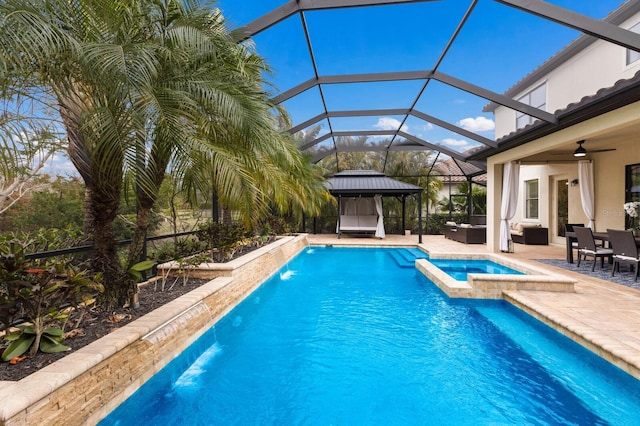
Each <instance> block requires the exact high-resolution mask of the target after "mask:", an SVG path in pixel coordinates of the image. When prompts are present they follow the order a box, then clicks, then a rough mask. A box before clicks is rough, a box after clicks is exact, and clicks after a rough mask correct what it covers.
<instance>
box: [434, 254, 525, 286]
mask: <svg viewBox="0 0 640 426" xmlns="http://www.w3.org/2000/svg"><path fill="white" fill-rule="evenodd" d="M429 262H431V263H433V264H434V265H435V266H437V267H438V268H440V269H442V270H443V271H444V272H446V273H447V274H448V275H449V276H450V277H452V278H453V279H455V280H458V281H467V274H513V275H522V272H520V271H516V270H515V269H512V268H509V267H507V266H504V265H501V264H499V263H496V262H493V261H491V260H464V259H429Z"/></svg>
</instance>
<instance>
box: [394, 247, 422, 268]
mask: <svg viewBox="0 0 640 426" xmlns="http://www.w3.org/2000/svg"><path fill="white" fill-rule="evenodd" d="M389 256H391V258H392V259H393V260H395V261H396V263H397V264H398V266H400V267H401V268H413V267H415V262H416V259H427V258H428V257H429V256H428V255H427V254H426V253H425V252H423V251H421V250H418V249H399V250H392V251H390V252H389Z"/></svg>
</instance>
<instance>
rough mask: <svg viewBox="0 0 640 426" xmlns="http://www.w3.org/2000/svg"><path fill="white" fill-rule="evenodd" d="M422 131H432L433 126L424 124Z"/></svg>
mask: <svg viewBox="0 0 640 426" xmlns="http://www.w3.org/2000/svg"><path fill="white" fill-rule="evenodd" d="M422 130H427V131H429V130H433V124H431V123H427V124H425V125H424V126H423V127H422Z"/></svg>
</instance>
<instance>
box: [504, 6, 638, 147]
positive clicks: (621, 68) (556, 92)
mask: <svg viewBox="0 0 640 426" xmlns="http://www.w3.org/2000/svg"><path fill="white" fill-rule="evenodd" d="M638 22H640V14H636V15H634V16H633V17H632V18H630V19H628V20H627V21H625V22H624V23H623V24H622V25H620V27H622V28H626V29H629V28H631V27H632V26H634V25H635V24H637V23H638ZM626 55H627V49H625V48H624V47H621V46H618V45H616V44H613V43H610V42H606V41H602V40H598V41H596V42H594V43H592V44H591V45H590V46H588V47H587V48H586V49H584V50H582V51H580V52H579V53H578V54H576V55H575V56H573V57H571V58H569V59H568V60H567V61H566V62H564V63H563V64H562V65H560V66H559V67H557V68H555V69H554V70H553V71H552V72H550V73H549V74H547V75H546V76H544V77H543V78H541V79H539V80H537V81H535V82H534V83H532V84H531V85H529V86H528V87H527V89H526V90H523V91H522V92H520V93H518V94H517V95H515V96H513V98H514V99H519V98H520V97H521V96H523V95H524V94H526V93H528V92H529V91H531V90H532V89H534V88H536V87H538V86H539V85H541V84H542V83H546V85H547V89H546V96H547V103H546V105H547V107H546V108H547V109H546V110H547V112H551V113H553V112H555V111H556V110H558V109H564V108H566V107H567V106H568V105H569V104H571V103H575V102H578V101H580V100H581V99H582V98H583V97H585V96H591V95H594V94H595V93H596V92H597V91H598V90H600V89H602V88H605V87H611V86H613V85H614V84H615V82H616V81H618V80H621V79H628V78H631V77H633V76H634V75H635V74H636V73H637V72H638V71H640V61H636V62H634V63H632V64H630V65H628V66H627V65H626ZM494 119H495V126H496V127H495V138H496V139H500V138H501V137H503V136H505V135H508V134H509V133H511V132H513V131H515V130H516V111H514V110H512V109H509V108H507V107H503V106H499V107H497V108H496V110H495V112H494Z"/></svg>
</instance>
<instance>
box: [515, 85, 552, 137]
mask: <svg viewBox="0 0 640 426" xmlns="http://www.w3.org/2000/svg"><path fill="white" fill-rule="evenodd" d="M518 101H519V102H522V103H523V104H527V105H530V106H532V107H535V108H538V109H541V110H543V111H546V110H547V83H543V84H541V85H540V86H538V87H536V88H535V89H533V90H532V91H530V92H529V93H527V94H526V95H524V96H522V97H521V98H520V99H518ZM535 120H537V118H535V117H531V116H530V115H527V114H524V113H522V112H519V111H517V112H516V129H522V128H523V127H524V126H526V125H527V124H531V123H533V122H534V121H535Z"/></svg>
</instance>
